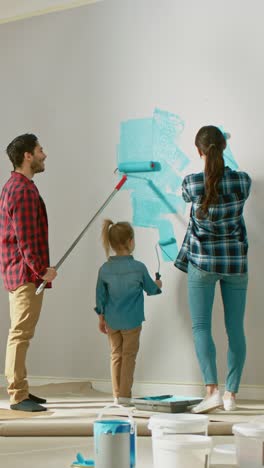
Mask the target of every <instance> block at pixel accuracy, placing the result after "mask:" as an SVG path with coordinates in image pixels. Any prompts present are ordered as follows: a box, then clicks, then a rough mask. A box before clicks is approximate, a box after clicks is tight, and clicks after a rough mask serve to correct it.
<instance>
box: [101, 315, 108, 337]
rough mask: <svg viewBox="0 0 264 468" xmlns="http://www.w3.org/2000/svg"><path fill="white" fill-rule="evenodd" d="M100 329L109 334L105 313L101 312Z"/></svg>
mask: <svg viewBox="0 0 264 468" xmlns="http://www.w3.org/2000/svg"><path fill="white" fill-rule="evenodd" d="M99 330H100V332H101V333H104V334H105V335H107V324H106V321H105V318H104V315H102V314H100V315H99Z"/></svg>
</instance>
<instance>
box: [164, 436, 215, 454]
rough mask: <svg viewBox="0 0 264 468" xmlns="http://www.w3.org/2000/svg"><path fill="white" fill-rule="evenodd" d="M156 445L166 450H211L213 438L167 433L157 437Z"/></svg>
mask: <svg viewBox="0 0 264 468" xmlns="http://www.w3.org/2000/svg"><path fill="white" fill-rule="evenodd" d="M155 445H156V447H157V446H161V447H162V448H163V449H166V450H173V451H176V450H178V449H179V448H182V449H188V450H207V451H208V452H210V451H211V448H212V438H211V437H208V436H204V435H196V434H166V436H160V437H156V438H155Z"/></svg>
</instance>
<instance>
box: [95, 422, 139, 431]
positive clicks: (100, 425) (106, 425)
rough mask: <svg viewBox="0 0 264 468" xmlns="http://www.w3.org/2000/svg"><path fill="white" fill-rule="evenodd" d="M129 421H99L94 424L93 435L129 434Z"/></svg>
mask: <svg viewBox="0 0 264 468" xmlns="http://www.w3.org/2000/svg"><path fill="white" fill-rule="evenodd" d="M130 430H131V424H130V422H129V421H124V420H118V419H100V420H97V421H95V422H94V433H95V434H120V433H126V432H130Z"/></svg>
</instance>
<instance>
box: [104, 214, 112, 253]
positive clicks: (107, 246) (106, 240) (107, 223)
mask: <svg viewBox="0 0 264 468" xmlns="http://www.w3.org/2000/svg"><path fill="white" fill-rule="evenodd" d="M113 224H114V223H113V221H112V220H111V219H105V220H104V221H103V227H102V241H103V247H104V250H105V254H106V256H107V258H108V257H109V254H110V241H109V228H110V227H111V226H112V225H113Z"/></svg>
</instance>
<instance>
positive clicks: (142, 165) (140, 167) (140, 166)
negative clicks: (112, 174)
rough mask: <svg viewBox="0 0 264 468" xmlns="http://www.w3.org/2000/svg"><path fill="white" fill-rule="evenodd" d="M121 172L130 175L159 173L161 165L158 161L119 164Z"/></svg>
mask: <svg viewBox="0 0 264 468" xmlns="http://www.w3.org/2000/svg"><path fill="white" fill-rule="evenodd" d="M118 170H119V172H123V173H124V174H130V173H131V172H157V171H160V170H161V164H160V163H159V162H157V161H127V162H121V163H119V164H118Z"/></svg>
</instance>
